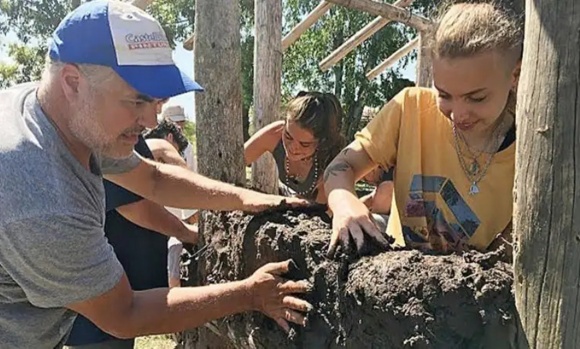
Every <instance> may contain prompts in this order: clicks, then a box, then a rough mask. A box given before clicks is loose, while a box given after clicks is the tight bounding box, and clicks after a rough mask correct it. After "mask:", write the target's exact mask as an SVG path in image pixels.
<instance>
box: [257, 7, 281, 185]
mask: <svg viewBox="0 0 580 349" xmlns="http://www.w3.org/2000/svg"><path fill="white" fill-rule="evenodd" d="M254 11H255V21H256V39H255V41H254V127H255V129H256V131H257V130H259V129H261V128H263V127H264V126H267V125H268V124H270V123H272V122H274V121H276V120H278V116H279V111H280V96H281V94H282V93H281V89H282V50H281V49H280V47H281V42H282V0H259V1H256V2H255V8H254ZM252 186H253V187H254V189H258V190H261V191H263V192H265V193H268V194H277V193H278V172H277V171H276V161H275V160H274V157H273V156H272V154H271V153H270V152H265V153H264V154H263V155H262V156H260V158H259V159H258V160H257V161H256V162H254V163H253V164H252Z"/></svg>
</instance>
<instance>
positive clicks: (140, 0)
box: [131, 0, 154, 10]
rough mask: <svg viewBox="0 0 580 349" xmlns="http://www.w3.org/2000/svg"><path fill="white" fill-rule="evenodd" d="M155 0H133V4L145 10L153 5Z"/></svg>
mask: <svg viewBox="0 0 580 349" xmlns="http://www.w3.org/2000/svg"><path fill="white" fill-rule="evenodd" d="M153 1H154V0H133V1H131V5H133V6H137V7H139V8H140V9H142V10H144V9H146V8H147V6H149V5H151V3H152V2H153Z"/></svg>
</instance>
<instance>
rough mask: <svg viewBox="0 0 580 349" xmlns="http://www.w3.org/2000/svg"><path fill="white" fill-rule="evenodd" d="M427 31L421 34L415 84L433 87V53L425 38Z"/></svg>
mask: <svg viewBox="0 0 580 349" xmlns="http://www.w3.org/2000/svg"><path fill="white" fill-rule="evenodd" d="M426 35H427V34H426V33H421V34H419V54H418V55H417V56H418V62H417V78H416V79H415V84H416V85H417V86H421V87H431V85H432V84H433V55H432V53H431V52H432V50H431V47H429V46H428V45H427V42H426V40H425V36H426Z"/></svg>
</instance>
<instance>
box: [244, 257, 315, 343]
mask: <svg viewBox="0 0 580 349" xmlns="http://www.w3.org/2000/svg"><path fill="white" fill-rule="evenodd" d="M291 262H292V261H291V260H287V261H284V262H279V263H269V264H266V265H264V266H263V267H261V268H260V269H258V270H256V271H255V272H254V274H253V275H252V276H251V277H250V278H248V279H247V280H246V282H247V283H248V288H249V290H250V292H251V294H252V306H253V309H255V310H257V311H260V312H262V313H263V314H265V315H266V316H269V317H270V318H272V319H274V320H275V321H276V323H278V325H280V327H282V328H283V329H284V330H285V331H286V332H288V331H290V326H289V325H288V322H293V323H295V324H299V325H302V326H305V325H306V316H305V313H307V312H309V311H311V310H312V309H313V307H312V305H311V304H310V303H308V302H306V301H305V300H303V299H300V298H298V297H297V296H296V295H297V294H304V293H306V292H309V291H310V290H311V288H312V286H311V285H310V284H309V283H308V282H306V281H303V280H302V281H291V280H286V279H284V278H283V277H282V275H284V274H286V273H288V271H289V270H290V264H291Z"/></svg>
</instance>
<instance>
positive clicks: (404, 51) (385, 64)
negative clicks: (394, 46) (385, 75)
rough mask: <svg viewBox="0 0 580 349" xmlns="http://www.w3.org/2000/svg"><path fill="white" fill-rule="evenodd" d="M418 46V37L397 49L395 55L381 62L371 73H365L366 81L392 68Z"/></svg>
mask: <svg viewBox="0 0 580 349" xmlns="http://www.w3.org/2000/svg"><path fill="white" fill-rule="evenodd" d="M418 44H419V37H416V38H414V39H413V40H411V41H409V42H408V43H406V44H405V46H403V47H401V48H400V49H398V50H397V51H396V52H395V53H393V54H392V55H390V56H389V57H388V58H387V59H385V60H384V61H382V62H381V63H380V64H379V65H377V66H376V67H375V68H373V69H372V70H371V71H369V72H368V73H367V79H368V80H372V79H374V78H376V77H377V76H379V75H380V74H381V73H382V72H384V71H385V70H387V69H389V68H390V67H392V66H393V65H394V64H395V63H397V62H398V61H399V60H400V59H401V58H403V57H404V56H406V55H408V54H409V52H411V51H413V50H414V49H416V48H417V46H418Z"/></svg>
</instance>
